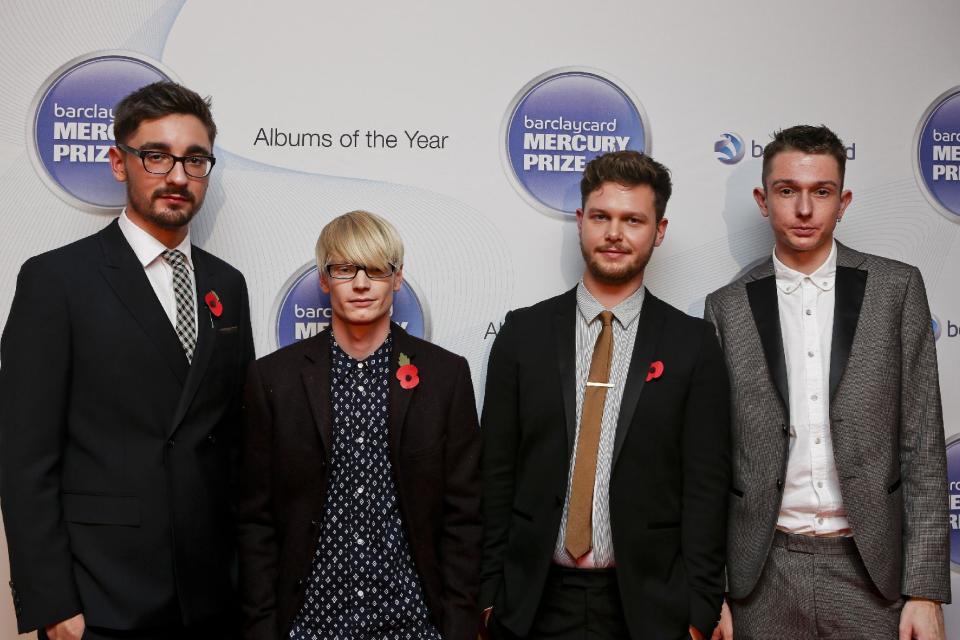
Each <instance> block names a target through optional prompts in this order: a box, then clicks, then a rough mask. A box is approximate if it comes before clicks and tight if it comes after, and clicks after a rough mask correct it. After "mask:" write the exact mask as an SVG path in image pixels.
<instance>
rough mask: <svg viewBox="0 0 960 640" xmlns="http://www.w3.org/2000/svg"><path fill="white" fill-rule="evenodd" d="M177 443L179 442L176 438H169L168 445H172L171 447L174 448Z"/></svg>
mask: <svg viewBox="0 0 960 640" xmlns="http://www.w3.org/2000/svg"><path fill="white" fill-rule="evenodd" d="M175 444H177V441H176V440H174V439H173V438H170V439H169V440H167V446H168V447H170V448H171V449H173V447H174V445H175Z"/></svg>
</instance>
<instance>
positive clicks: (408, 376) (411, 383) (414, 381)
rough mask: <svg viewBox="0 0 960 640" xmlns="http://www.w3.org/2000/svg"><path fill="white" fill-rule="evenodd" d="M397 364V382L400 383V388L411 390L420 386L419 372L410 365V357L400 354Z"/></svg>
mask: <svg viewBox="0 0 960 640" xmlns="http://www.w3.org/2000/svg"><path fill="white" fill-rule="evenodd" d="M397 362H399V363H400V368H399V369H397V380H399V381H400V386H401V387H403V388H404V389H413V388H414V387H415V386H417V385H418V384H420V372H419V371H418V370H417V368H416V367H415V366H414V365H412V364H410V357H409V356H408V355H407V354H405V353H402V352H401V353H400V357H399V358H398V359H397Z"/></svg>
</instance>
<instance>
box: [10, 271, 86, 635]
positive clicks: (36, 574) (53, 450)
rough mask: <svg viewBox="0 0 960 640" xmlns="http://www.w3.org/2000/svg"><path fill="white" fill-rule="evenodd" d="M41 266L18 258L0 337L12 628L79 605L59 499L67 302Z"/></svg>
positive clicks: (61, 615) (44, 621) (50, 620)
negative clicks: (13, 290)
mask: <svg viewBox="0 0 960 640" xmlns="http://www.w3.org/2000/svg"><path fill="white" fill-rule="evenodd" d="M48 271H50V270H49V269H48V268H47V265H46V264H45V263H44V261H43V260H42V259H40V258H32V259H31V260H28V261H27V262H26V263H25V264H24V265H23V268H22V269H21V270H20V275H19V277H18V278H17V288H16V293H15V294H14V298H13V305H12V307H11V309H10V315H9V317H8V319H7V324H6V327H5V328H4V331H3V337H2V340H0V362H2V367H0V503H2V507H3V522H4V528H5V531H6V537H7V547H8V550H9V553H10V576H11V581H10V586H11V589H12V591H13V601H14V609H15V611H16V614H17V628H18V630H19V631H20V633H26V632H28V631H31V630H33V629H37V628H39V627H44V626H46V625H49V624H54V623H57V622H60V621H62V620H65V619H67V618H70V617H72V616H74V615H76V614H77V613H80V612H81V604H80V597H79V594H78V592H77V588H76V583H75V582H74V574H73V558H72V555H71V552H70V537H69V533H68V531H67V527H66V524H65V522H64V519H63V514H62V508H61V500H60V467H61V461H62V457H63V451H64V447H65V445H66V441H67V438H68V437H69V434H68V429H67V411H68V407H69V404H70V397H69V394H70V387H71V384H70V371H71V330H70V309H69V305H68V302H67V296H66V292H65V290H64V288H63V284H62V282H61V281H60V280H59V279H58V278H57V277H56V276H55V275H53V274H52V272H48Z"/></svg>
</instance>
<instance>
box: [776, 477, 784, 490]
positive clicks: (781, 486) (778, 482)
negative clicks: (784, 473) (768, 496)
mask: <svg viewBox="0 0 960 640" xmlns="http://www.w3.org/2000/svg"><path fill="white" fill-rule="evenodd" d="M777 491H783V480H780V479H779V478H778V479H777Z"/></svg>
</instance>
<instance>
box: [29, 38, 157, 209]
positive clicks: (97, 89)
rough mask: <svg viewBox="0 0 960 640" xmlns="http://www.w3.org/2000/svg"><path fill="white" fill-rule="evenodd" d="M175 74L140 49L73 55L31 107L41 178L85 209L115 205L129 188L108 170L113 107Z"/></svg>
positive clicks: (35, 158) (32, 143)
mask: <svg viewBox="0 0 960 640" xmlns="http://www.w3.org/2000/svg"><path fill="white" fill-rule="evenodd" d="M172 79H174V78H173V75H172V74H171V73H170V72H169V71H167V70H166V69H164V68H163V67H162V66H161V65H160V63H159V62H157V61H155V60H151V59H150V58H147V57H145V56H143V55H141V54H139V53H131V52H127V51H103V52H97V53H91V54H87V55H85V56H81V57H79V58H75V59H74V60H71V61H70V62H68V63H67V64H65V65H64V66H62V67H60V68H59V69H57V71H56V72H54V74H53V75H52V76H50V77H49V78H48V79H47V81H46V82H45V83H44V84H43V85H42V86H41V88H40V91H39V92H38V93H37V95H36V97H35V98H34V101H33V105H32V107H31V109H30V113H31V114H32V119H31V120H30V122H29V123H28V131H27V139H28V143H29V145H30V147H31V149H32V153H31V154H30V157H31V158H32V160H33V164H34V167H35V168H36V170H37V172H38V173H39V174H40V178H41V179H42V180H43V181H44V182H45V183H46V184H47V186H48V187H50V188H51V189H52V190H53V192H54V193H56V194H57V195H58V196H60V197H61V198H63V199H64V200H66V201H67V202H68V203H69V204H71V205H73V206H76V207H79V208H81V209H87V210H93V211H102V210H111V211H112V210H116V209H119V208H121V207H122V206H123V205H124V204H125V203H126V188H125V187H124V185H123V183H120V182H117V181H116V180H114V178H113V174H112V173H111V171H110V161H109V156H108V151H109V149H110V147H112V146H113V145H114V144H115V141H114V136H113V117H114V113H113V109H114V107H115V106H116V104H117V103H118V102H120V100H121V99H122V98H123V97H125V96H126V95H127V94H129V93H131V92H132V91H134V90H136V89H139V88H140V87H142V86H145V85H148V84H150V83H153V82H157V81H160V80H172Z"/></svg>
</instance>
